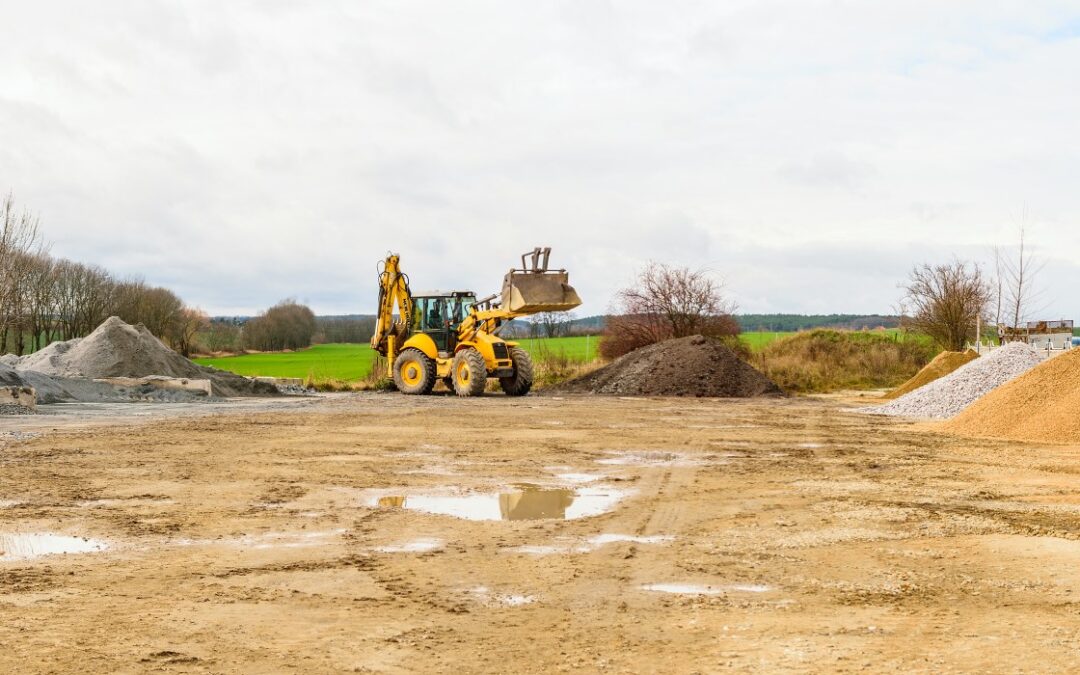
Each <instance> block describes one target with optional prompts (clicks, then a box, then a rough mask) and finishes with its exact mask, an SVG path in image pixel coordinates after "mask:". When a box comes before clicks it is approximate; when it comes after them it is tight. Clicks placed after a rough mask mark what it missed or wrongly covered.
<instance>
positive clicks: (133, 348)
mask: <svg viewBox="0 0 1080 675" xmlns="http://www.w3.org/2000/svg"><path fill="white" fill-rule="evenodd" d="M4 358H5V363H7V364H8V365H12V366H14V367H15V369H16V370H18V371H19V372H20V373H31V372H33V373H39V374H42V375H47V376H50V377H52V378H54V379H55V378H61V379H63V380H65V381H69V380H71V379H76V378H90V379H93V378H103V377H147V376H150V375H163V376H166V377H181V378H185V377H186V378H189V379H209V380H210V381H211V382H212V385H213V389H214V395H215V396H274V395H277V394H278V390H277V388H276V387H275V386H274V385H272V384H269V383H267V382H257V381H255V380H252V379H250V378H246V377H241V376H240V375H235V374H233V373H227V372H225V371H223V370H217V369H216V368H207V367H204V366H200V365H198V364H196V363H194V362H192V361H189V360H188V359H185V358H184V357H183V356H181V355H180V354H177V353H176V352H174V351H173V350H171V349H169V348H168V347H166V346H165V344H164V343H162V342H161V340H158V339H157V338H156V337H154V335H153V334H152V333H151V332H150V331H149V330H147V329H146V327H144V326H142V325H137V326H132V325H130V324H127V323H125V322H124V321H123V320H122V319H120V318H118V317H115V316H114V317H110V318H109V319H107V320H106V321H105V322H104V323H102V324H101V325H100V326H98V327H97V328H96V329H95V330H94V332H93V333H91V334H90V335H87V336H86V337H84V338H76V339H74V340H68V341H66V342H54V343H52V344H50V345H49V346H48V347H45V348H44V349H42V350H41V351H38V352H35V353H33V354H30V355H28V356H24V357H22V358H20V359H17V360H15V361H14V362H12V360H11V358H10V357H4ZM29 384H30V386H34V387H36V386H37V385H36V384H34V383H33V382H29ZM66 384H70V382H67V383H66ZM71 386H75V385H71ZM39 398H40V395H39ZM75 400H98V399H93V398H90V399H87V398H79V397H76V398H75Z"/></svg>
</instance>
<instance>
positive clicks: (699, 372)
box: [553, 335, 783, 398]
mask: <svg viewBox="0 0 1080 675" xmlns="http://www.w3.org/2000/svg"><path fill="white" fill-rule="evenodd" d="M553 391H556V392H566V393H583V394H610V395H617V396H699V397H716V398H748V397H752V396H781V395H783V392H781V391H780V387H778V386H776V383H774V382H773V381H772V380H770V379H769V378H767V377H765V376H764V375H762V374H761V373H760V372H758V371H757V370H755V369H754V368H753V367H752V366H751V365H750V364H748V363H746V362H745V361H743V360H742V359H740V358H739V357H738V355H737V354H736V353H735V352H733V351H732V350H731V349H729V348H728V347H726V346H725V345H724V344H723V343H722V342H720V341H719V340H716V339H713V338H707V337H704V336H701V335H691V336H689V337H684V338H677V339H674V340H665V341H664V342H659V343H657V344H654V345H649V346H648V347H642V348H640V349H635V350H634V351H632V352H630V353H629V354H626V355H625V356H621V357H619V358H617V359H615V360H614V361H612V362H611V363H609V364H608V365H606V366H604V367H603V368H600V369H599V370H595V371H593V372H591V373H589V374H587V375H584V376H582V377H579V378H576V379H573V380H570V381H569V382H566V383H564V384H562V385H560V386H559V387H556V388H555V389H554V390H553Z"/></svg>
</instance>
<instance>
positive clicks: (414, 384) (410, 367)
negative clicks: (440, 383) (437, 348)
mask: <svg viewBox="0 0 1080 675" xmlns="http://www.w3.org/2000/svg"><path fill="white" fill-rule="evenodd" d="M394 386H396V387H397V389H398V391H400V392H401V393H403V394H430V393H431V388H432V387H434V386H435V363H434V362H433V361H432V360H431V359H429V358H428V357H427V355H426V354H424V352H422V351H420V350H419V349H415V348H413V347H409V348H408V349H402V350H401V353H400V354H398V356H397V358H396V359H394Z"/></svg>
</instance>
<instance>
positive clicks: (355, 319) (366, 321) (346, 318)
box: [213, 314, 900, 343]
mask: <svg viewBox="0 0 1080 675" xmlns="http://www.w3.org/2000/svg"><path fill="white" fill-rule="evenodd" d="M542 318H543V317H538V318H537V319H538V320H537V321H536V322H530V321H529V320H528V319H521V320H518V321H513V322H511V323H510V325H508V326H507V327H506V329H505V330H504V331H503V332H502V335H503V336H504V337H509V338H521V337H536V336H538V335H545V334H547V331H546V330H545V329H544V327H543V326H542V325H541V322H540V319H542ZM250 319H251V317H246V316H231V317H214V319H213V323H214V324H215V325H216V326H218V327H223V326H222V324H225V325H232V326H236V327H239V326H243V325H244V324H245V323H247V322H248V321H249V320H250ZM605 319H606V317H604V316H601V315H596V316H588V317H582V318H571V320H570V321H565V322H561V325H560V326H559V328H558V330H557V331H554V332H553V333H552V334H556V335H585V334H592V335H597V334H599V333H601V332H603V330H604V323H605ZM735 319H736V320H737V321H738V322H739V326H740V327H741V328H742V330H743V331H744V332H753V331H776V332H792V331H799V330H807V329H810V328H839V329H848V330H862V329H864V328H868V329H873V328H877V327H879V326H884V327H885V328H896V327H897V326H899V325H900V317H898V316H890V315H883V314H737V315H735ZM315 321H316V332H315V337H314V340H313V341H314V342H316V343H320V342H367V341H368V340H370V339H371V333H372V332H373V331H374V329H375V317H374V316H372V315H370V314H348V315H338V316H318V317H316V318H315Z"/></svg>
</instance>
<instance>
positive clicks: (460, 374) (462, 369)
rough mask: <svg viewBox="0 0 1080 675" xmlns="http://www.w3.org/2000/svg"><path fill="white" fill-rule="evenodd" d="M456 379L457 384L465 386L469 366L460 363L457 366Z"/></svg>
mask: <svg viewBox="0 0 1080 675" xmlns="http://www.w3.org/2000/svg"><path fill="white" fill-rule="evenodd" d="M457 379H458V382H460V383H462V384H467V383H468V382H469V364H467V363H462V364H460V365H459V366H458V369H457Z"/></svg>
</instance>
